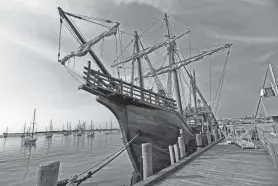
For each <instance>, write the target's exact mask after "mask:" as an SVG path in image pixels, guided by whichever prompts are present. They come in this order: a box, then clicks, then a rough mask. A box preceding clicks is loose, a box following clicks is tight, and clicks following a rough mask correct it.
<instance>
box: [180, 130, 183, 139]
mask: <svg viewBox="0 0 278 186" xmlns="http://www.w3.org/2000/svg"><path fill="white" fill-rule="evenodd" d="M180 136H182V137H183V130H182V129H180Z"/></svg>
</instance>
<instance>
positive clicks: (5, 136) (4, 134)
mask: <svg viewBox="0 0 278 186" xmlns="http://www.w3.org/2000/svg"><path fill="white" fill-rule="evenodd" d="M3 137H4V138H7V137H8V127H7V130H6V133H3Z"/></svg>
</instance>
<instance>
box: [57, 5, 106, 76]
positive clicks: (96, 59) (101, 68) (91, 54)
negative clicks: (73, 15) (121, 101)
mask: <svg viewBox="0 0 278 186" xmlns="http://www.w3.org/2000/svg"><path fill="white" fill-rule="evenodd" d="M58 11H59V14H60V16H61V17H62V18H64V19H65V20H66V22H67V23H68V25H69V27H70V28H71V29H72V31H73V32H74V33H75V35H76V36H77V38H78V39H79V41H80V42H81V43H82V45H84V44H85V43H86V40H85V39H84V38H83V36H82V35H81V34H80V33H79V31H78V30H77V29H76V28H75V26H74V25H73V23H72V22H71V20H70V19H69V18H68V17H67V15H66V13H65V12H64V11H63V10H62V8H60V7H58ZM89 54H90V56H91V57H92V58H93V59H94V61H95V62H96V64H97V65H98V67H99V68H100V70H101V71H102V72H103V73H104V74H105V75H110V73H109V72H108V70H107V69H106V68H105V66H104V65H103V64H102V62H101V61H100V59H99V58H98V57H97V55H96V54H95V52H94V51H93V50H91V49H90V50H89Z"/></svg>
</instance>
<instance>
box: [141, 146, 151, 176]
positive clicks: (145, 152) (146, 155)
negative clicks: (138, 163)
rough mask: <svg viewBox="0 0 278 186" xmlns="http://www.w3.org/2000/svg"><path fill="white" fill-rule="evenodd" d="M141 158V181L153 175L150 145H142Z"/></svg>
mask: <svg viewBox="0 0 278 186" xmlns="http://www.w3.org/2000/svg"><path fill="white" fill-rule="evenodd" d="M142 158H143V179H144V180H145V179H147V178H148V177H149V176H151V175H152V174H153V163H152V144H151V143H143V144H142Z"/></svg>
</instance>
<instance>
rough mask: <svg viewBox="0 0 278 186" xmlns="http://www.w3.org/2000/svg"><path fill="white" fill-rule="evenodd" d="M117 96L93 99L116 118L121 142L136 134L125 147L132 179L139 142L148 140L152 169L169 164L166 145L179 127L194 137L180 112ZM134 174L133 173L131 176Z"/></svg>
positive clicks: (174, 139) (175, 137) (137, 172)
mask: <svg viewBox="0 0 278 186" xmlns="http://www.w3.org/2000/svg"><path fill="white" fill-rule="evenodd" d="M117 100H119V99H113V98H112V99H109V98H107V97H103V96H99V97H98V99H97V101H98V102H100V103H101V104H103V105H105V106H106V107H107V108H108V109H110V110H111V111H112V113H113V114H114V115H115V117H116V118H117V120H118V122H119V124H120V127H121V131H122V135H123V142H124V144H127V143H128V142H129V141H130V140H131V139H133V138H134V137H135V136H136V134H138V133H139V136H138V137H137V139H135V141H134V142H133V143H132V144H131V145H130V146H129V147H128V148H127V152H128V155H129V157H130V160H131V162H132V164H133V167H134V171H135V174H134V175H135V177H136V176H137V178H134V179H135V181H133V183H135V182H137V181H139V180H140V161H141V156H142V151H141V145H142V144H143V143H152V145H153V146H154V148H153V150H152V156H153V172H154V173H156V172H158V171H160V170H162V169H164V168H165V167H167V166H169V165H170V156H169V154H168V152H167V150H166V149H168V146H169V145H173V144H175V143H177V140H178V136H179V129H183V130H184V132H185V135H187V137H188V138H194V135H193V132H192V131H191V129H190V128H189V127H188V126H187V125H186V124H185V121H184V120H183V119H182V117H181V115H180V114H179V113H178V112H176V111H173V110H171V111H170V110H169V109H166V108H162V107H157V106H155V105H153V106H146V105H143V104H136V103H132V102H125V103H123V102H122V103H119V102H118V101H117ZM133 177H134V176H133Z"/></svg>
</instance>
